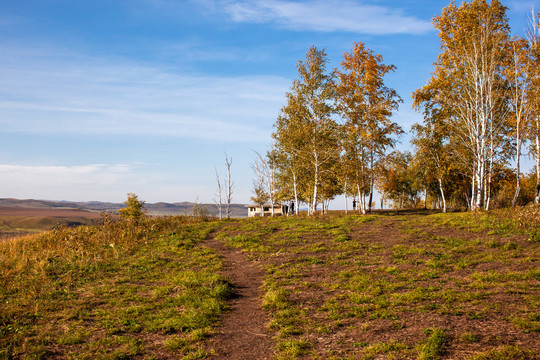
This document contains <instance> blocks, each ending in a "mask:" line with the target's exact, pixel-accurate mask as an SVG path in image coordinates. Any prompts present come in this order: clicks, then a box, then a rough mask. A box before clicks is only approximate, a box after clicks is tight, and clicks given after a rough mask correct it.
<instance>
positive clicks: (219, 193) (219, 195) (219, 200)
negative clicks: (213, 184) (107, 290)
mask: <svg viewBox="0 0 540 360" xmlns="http://www.w3.org/2000/svg"><path fill="white" fill-rule="evenodd" d="M216 181H217V192H216V195H215V196H216V197H215V198H214V203H215V204H216V207H217V209H218V216H219V218H220V219H223V189H222V188H221V179H220V178H219V173H218V171H217V169H216Z"/></svg>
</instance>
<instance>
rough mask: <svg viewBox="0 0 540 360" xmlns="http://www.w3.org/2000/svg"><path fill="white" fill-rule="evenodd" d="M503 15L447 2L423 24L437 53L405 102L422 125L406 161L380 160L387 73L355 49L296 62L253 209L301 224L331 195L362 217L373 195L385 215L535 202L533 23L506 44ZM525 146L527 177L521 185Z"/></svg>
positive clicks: (388, 102) (537, 112)
mask: <svg viewBox="0 0 540 360" xmlns="http://www.w3.org/2000/svg"><path fill="white" fill-rule="evenodd" d="M506 12H507V8H506V7H505V6H503V5H502V3H501V2H500V1H498V0H492V1H491V2H488V1H486V0H472V1H469V2H463V3H462V4H461V5H459V6H458V5H456V4H455V3H454V1H451V2H450V4H449V5H448V6H447V7H445V8H444V9H442V13H441V15H438V16H435V17H434V18H433V25H434V27H435V28H436V29H437V30H438V36H439V38H440V43H441V52H440V54H439V55H438V57H437V59H436V61H435V63H434V69H433V72H432V75H431V78H430V79H429V80H428V81H427V84H426V85H425V86H424V87H422V88H420V89H417V90H416V91H414V93H413V95H412V97H413V106H414V108H415V109H416V110H417V111H418V112H421V113H422V114H423V118H424V119H423V122H422V123H417V124H414V125H413V126H412V129H411V131H412V136H413V140H412V145H413V149H412V151H410V152H409V151H406V152H400V151H395V150H394V151H392V152H390V153H389V150H393V148H394V146H395V144H396V142H397V139H398V137H399V135H401V134H402V133H403V132H404V131H403V129H402V128H401V127H400V126H399V124H397V123H395V122H393V121H392V115H393V114H394V112H395V111H396V110H398V105H399V104H400V103H401V102H402V99H401V98H400V96H399V95H398V94H397V92H396V91H395V90H394V89H392V88H390V87H388V86H387V85H386V84H385V76H386V75H387V74H389V73H390V72H393V71H395V70H396V67H395V66H393V65H386V64H384V63H383V57H382V56H381V55H380V54H377V53H375V52H374V51H373V50H371V49H369V48H367V47H366V46H365V44H363V43H361V42H357V43H355V44H354V45H353V48H352V50H351V51H350V52H348V53H347V52H346V53H344V55H343V60H342V62H341V64H340V68H338V69H334V70H333V71H328V70H327V63H328V59H327V54H326V52H325V50H324V49H322V50H320V49H317V48H316V47H314V46H313V47H311V48H310V49H309V51H308V52H307V54H306V58H305V60H300V61H298V64H297V69H298V77H297V79H295V80H294V81H293V82H292V85H291V88H290V90H289V91H288V92H287V93H286V104H285V105H284V106H283V107H282V109H281V111H280V114H279V116H278V117H277V120H276V122H275V124H274V132H273V133H272V139H273V145H272V147H271V148H270V149H269V150H268V151H267V152H266V154H265V155H264V156H261V155H260V154H257V161H256V162H255V164H254V165H253V168H254V170H255V174H256V178H257V179H256V180H255V181H254V196H253V197H252V200H253V201H254V202H255V203H256V204H259V205H261V206H262V205H265V204H270V205H272V208H273V205H274V204H275V203H283V202H291V201H294V202H295V203H296V212H298V209H299V207H298V204H300V203H304V204H307V206H308V213H309V214H313V213H314V212H315V211H316V210H317V207H318V206H319V205H320V206H321V209H322V210H323V211H325V210H326V209H327V208H328V203H329V201H330V200H332V199H334V198H335V197H336V196H337V195H341V194H344V195H345V196H346V197H347V196H348V197H354V198H355V199H357V200H358V202H357V203H358V208H359V210H361V211H362V212H363V213H365V212H369V211H371V208H372V205H373V194H374V192H375V190H378V191H379V192H380V193H381V195H382V199H381V202H384V201H385V200H390V201H391V202H392V204H393V206H394V207H404V206H411V205H415V206H418V204H419V203H420V202H423V205H424V206H427V205H428V203H430V206H433V207H438V208H441V209H443V210H444V211H446V209H447V207H448V206H449V205H450V206H452V207H459V208H467V209H470V210H478V209H482V208H484V209H489V208H490V206H493V205H497V206H506V205H516V204H520V203H521V204H522V203H525V202H527V201H532V200H533V199H534V198H535V196H536V201H537V202H538V189H539V188H540V186H539V185H538V178H539V177H540V176H539V175H540V174H539V172H540V157H539V154H540V139H539V136H540V108H539V101H538V98H539V97H540V73H539V68H540V66H539V65H540V46H539V43H540V41H539V39H540V32H539V30H538V15H536V14H534V12H532V16H531V24H530V26H529V28H528V29H527V34H526V36H525V37H518V36H514V37H512V36H511V33H510V26H509V23H508V18H507V15H506ZM527 147H528V154H529V155H530V156H531V157H533V158H535V159H536V171H535V172H533V173H531V174H528V175H524V174H522V173H521V168H520V158H521V155H522V152H523V151H524V149H526V148H527ZM513 160H515V163H516V166H515V167H514V168H511V167H510V165H509V164H510V163H511V162H512V161H513ZM522 188H523V189H525V191H523V190H522ZM510 192H511V193H513V194H512V196H509V195H508V194H509V193H510ZM509 198H511V200H509ZM420 199H423V201H421V200H420ZM494 199H495V204H493V202H494ZM381 205H382V204H381Z"/></svg>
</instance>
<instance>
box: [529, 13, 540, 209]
mask: <svg viewBox="0 0 540 360" xmlns="http://www.w3.org/2000/svg"><path fill="white" fill-rule="evenodd" d="M539 23H540V17H539V15H538V14H535V12H534V9H532V10H531V19H530V25H529V28H528V29H527V42H528V45H529V48H530V51H531V59H530V60H531V66H530V67H529V74H528V76H529V78H530V80H531V87H530V92H529V94H528V96H529V98H530V99H531V102H532V99H535V98H537V97H538V94H540V30H539V27H538V24H539ZM532 103H533V104H536V106H535V107H534V108H533V112H534V114H533V115H532V121H531V122H532V123H531V124H530V126H529V128H528V131H527V138H528V140H529V141H530V144H531V148H530V152H529V153H530V154H532V155H533V156H534V157H535V159H536V195H535V202H536V203H537V204H538V203H539V202H540V104H538V101H535V102H532Z"/></svg>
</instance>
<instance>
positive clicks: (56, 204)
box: [0, 198, 247, 217]
mask: <svg viewBox="0 0 540 360" xmlns="http://www.w3.org/2000/svg"><path fill="white" fill-rule="evenodd" d="M194 205H200V206H205V207H206V209H207V210H208V213H209V214H210V215H217V207H216V205H215V204H196V203H193V202H187V201H184V202H177V203H166V202H157V203H154V204H145V208H146V209H147V210H148V214H149V215H158V216H165V215H190V214H192V213H193V206H194ZM0 206H5V207H20V208H33V209H78V210H86V211H93V212H102V211H107V212H114V211H117V210H119V209H121V208H123V207H124V204H123V203H111V202H101V201H81V202H75V201H51V200H34V199H25V200H19V199H10V198H4V199H0ZM231 215H232V216H233V217H246V216H247V208H246V206H245V205H243V204H231Z"/></svg>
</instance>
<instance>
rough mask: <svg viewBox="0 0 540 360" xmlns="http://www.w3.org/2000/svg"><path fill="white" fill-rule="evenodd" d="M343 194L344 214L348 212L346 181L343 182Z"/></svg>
mask: <svg viewBox="0 0 540 360" xmlns="http://www.w3.org/2000/svg"><path fill="white" fill-rule="evenodd" d="M343 196H344V197H345V214H348V213H349V204H348V203H347V201H348V199H347V182H346V181H345V182H344V184H343Z"/></svg>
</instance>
